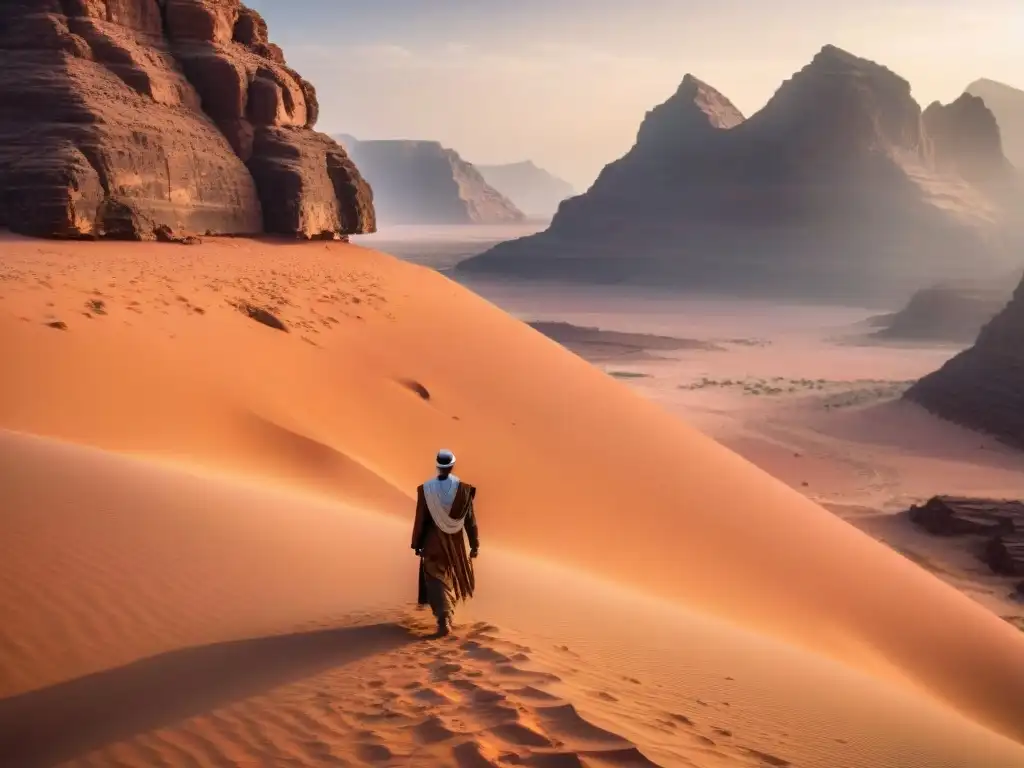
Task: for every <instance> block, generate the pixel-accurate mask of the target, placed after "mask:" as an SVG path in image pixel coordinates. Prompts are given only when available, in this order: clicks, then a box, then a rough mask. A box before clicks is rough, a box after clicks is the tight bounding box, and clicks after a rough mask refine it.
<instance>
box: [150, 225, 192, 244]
mask: <svg viewBox="0 0 1024 768" xmlns="http://www.w3.org/2000/svg"><path fill="white" fill-rule="evenodd" d="M153 234H154V235H155V236H156V239H157V242H161V243H177V244H178V245H200V244H201V243H202V242H203V240H202V238H201V237H197V236H196V235H179V234H175V233H174V232H173V231H172V230H171V228H170V227H168V226H167V225H166V224H160V225H158V226H157V227H156V228H154V230H153Z"/></svg>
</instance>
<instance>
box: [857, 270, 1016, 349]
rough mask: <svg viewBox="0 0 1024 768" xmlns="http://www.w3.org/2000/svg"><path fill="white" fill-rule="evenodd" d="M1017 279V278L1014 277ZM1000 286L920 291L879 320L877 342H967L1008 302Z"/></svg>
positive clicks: (963, 284)
mask: <svg viewBox="0 0 1024 768" xmlns="http://www.w3.org/2000/svg"><path fill="white" fill-rule="evenodd" d="M1017 277H1019V275H1017ZM1011 294H1012V291H1011V290H1010V289H1009V288H1006V287H1005V286H1004V285H999V284H985V283H977V282H973V283H972V282H966V281H964V282H959V283H946V284H943V285H933V286H931V287H929V288H923V289H921V290H920V291H917V292H916V293H914V295H913V296H911V297H910V301H908V302H907V304H906V306H904V307H903V309H901V310H900V311H899V312H894V313H892V314H891V315H886V316H885V317H883V318H879V319H878V321H877V322H876V323H875V324H876V325H877V326H880V329H879V330H878V331H876V332H875V333H874V334H873V335H874V336H875V337H876V338H880V339H892V340H907V341H937V342H953V343H958V342H962V343H967V344H969V343H971V342H973V341H974V340H975V339H976V338H977V337H978V332H979V331H980V330H981V329H982V327H983V326H984V325H985V324H986V323H987V322H988V321H989V320H991V319H992V318H993V317H995V316H996V314H998V313H999V311H1000V310H1001V309H1002V308H1003V307H1005V306H1006V303H1007V302H1008V301H1009V300H1010V296H1011Z"/></svg>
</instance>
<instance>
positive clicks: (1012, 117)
mask: <svg viewBox="0 0 1024 768" xmlns="http://www.w3.org/2000/svg"><path fill="white" fill-rule="evenodd" d="M966 92H967V93H969V94H971V95H972V96H977V97H978V98H980V99H981V100H982V101H984V102H985V106H986V107H988V108H989V109H990V110H992V113H993V114H994V115H995V116H996V122H997V123H999V129H1000V131H1001V133H1002V137H1003V149H1004V150H1005V152H1006V157H1007V158H1008V159H1009V161H1010V162H1011V163H1013V164H1014V165H1015V166H1017V168H1021V169H1024V91H1022V90H1020V89H1019V88H1013V87H1011V86H1009V85H1006V84H1004V83H997V82H996V81H995V80H984V79H982V80H975V81H974V82H973V83H971V84H970V85H968V86H967V89H966Z"/></svg>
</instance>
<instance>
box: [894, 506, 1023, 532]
mask: <svg viewBox="0 0 1024 768" xmlns="http://www.w3.org/2000/svg"><path fill="white" fill-rule="evenodd" d="M907 514H908V516H909V517H910V521H911V522H912V523H914V524H915V525H917V526H920V527H921V528H923V529H924V530H926V531H928V533H930V534H932V535H933V536H968V535H981V536H998V535H1000V534H1003V533H1009V532H1011V531H1014V530H1017V528H1024V503H1021V502H1019V501H1014V500H1007V499H976V498H971V497H966V496H933V497H932V498H930V499H928V501H926V502H925V503H924V504H921V505H917V504H915V505H913V506H912V507H911V508H910V509H909V510H908V513H907Z"/></svg>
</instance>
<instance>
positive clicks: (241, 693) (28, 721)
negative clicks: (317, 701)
mask: <svg viewBox="0 0 1024 768" xmlns="http://www.w3.org/2000/svg"><path fill="white" fill-rule="evenodd" d="M417 639H419V638H418V636H417V635H414V634H413V633H411V632H410V631H409V630H408V629H406V628H404V627H402V626H400V625H398V624H374V625H371V626H361V627H345V628H341V629H330V630H322V631H316V632H304V633H301V634H292V635H281V636H277V637H263V638H255V639H251V640H239V641H236V642H229V643H217V644H214V645H205V646H200V647H196V648H186V649H183V650H179V651H172V652H169V653H164V654H160V655H159V656H153V657H150V658H147V659H142V660H140V661H136V662H134V663H132V664H127V665H125V666H123V667H117V668H115V669H110V670H107V671H104V672H97V673H96V674H92V675H87V676H85V677H80V678H77V679H75V680H70V681H68V682H65V683H58V684H56V685H52V686H50V687H48V688H42V689H39V690H36V691H30V692H28V693H24V694H20V695H17V696H12V697H9V698H6V699H0V765H3V766H11V768H15V766H17V768H50V766H55V765H59V764H60V763H63V762H66V761H68V760H72V759H74V758H76V757H80V756H82V755H85V754H87V753H89V752H91V751H93V750H95V749H99V748H101V747H103V746H105V745H107V744H112V743H115V742H118V741H122V740H124V739H128V738H131V737H132V736H135V735H137V734H140V733H145V732H147V731H150V730H153V729H155V728H159V727H161V726H164V725H169V724H171V723H175V722H180V721H182V720H186V719H188V718H190V717H194V716H196V715H199V714H202V713H204V712H208V711H210V710H211V709H214V708H217V707H221V706H224V705H227V704H230V703H231V702H233V701H237V700H239V699H243V698H246V697H249V696H254V695H257V694H259V693H262V692H264V691H267V690H270V689H272V688H276V687H277V686H280V685H286V684H288V683H290V682H293V681H296V680H299V679H302V678H304V677H309V676H310V675H315V674H317V673H318V672H322V671H324V670H326V669H329V668H332V667H339V666H343V665H345V664H348V663H351V662H354V661H357V660H358V659H361V658H365V657H367V656H371V655H373V654H377V653H382V652H386V651H390V650H393V649H395V648H397V647H400V646H402V645H405V644H408V643H411V642H414V641H416V640H417Z"/></svg>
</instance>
